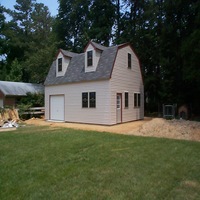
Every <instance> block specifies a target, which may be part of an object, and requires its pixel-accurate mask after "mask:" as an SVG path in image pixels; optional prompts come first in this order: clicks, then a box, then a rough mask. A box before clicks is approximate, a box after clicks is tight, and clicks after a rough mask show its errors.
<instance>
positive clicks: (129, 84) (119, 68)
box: [110, 46, 144, 123]
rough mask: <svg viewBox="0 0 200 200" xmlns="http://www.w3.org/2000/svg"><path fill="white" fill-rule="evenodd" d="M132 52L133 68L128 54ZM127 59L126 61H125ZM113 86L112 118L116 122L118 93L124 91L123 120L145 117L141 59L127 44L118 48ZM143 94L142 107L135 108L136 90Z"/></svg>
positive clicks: (111, 82) (111, 86)
mask: <svg viewBox="0 0 200 200" xmlns="http://www.w3.org/2000/svg"><path fill="white" fill-rule="evenodd" d="M130 52H131V69H129V68H128V67H127V66H128V59H127V55H128V53H130ZM124 61H125V62H124ZM110 88H111V94H112V97H111V111H112V113H111V115H112V116H111V118H112V123H116V108H115V107H116V103H115V102H116V94H117V93H122V122H128V121H133V120H138V119H143V118H144V104H143V93H144V91H143V80H142V76H141V71H140V66H139V61H138V58H137V57H136V55H135V54H134V52H133V51H132V49H131V48H130V47H129V46H127V47H124V48H121V49H119V50H118V53H117V57H116V61H115V65H114V68H113V72H112V77H111V80H110ZM126 91H128V98H129V101H128V108H125V92H126ZM135 91H139V93H140V94H141V106H140V109H134V92H135Z"/></svg>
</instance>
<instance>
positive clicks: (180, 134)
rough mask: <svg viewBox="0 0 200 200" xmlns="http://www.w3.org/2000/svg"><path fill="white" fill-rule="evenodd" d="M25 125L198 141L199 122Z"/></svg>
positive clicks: (34, 120) (33, 121)
mask: <svg viewBox="0 0 200 200" xmlns="http://www.w3.org/2000/svg"><path fill="white" fill-rule="evenodd" d="M25 123H26V124H35V125H47V126H50V127H52V128H55V127H66V128H73V129H79V130H92V131H100V132H112V133H118V134H126V135H138V136H150V137H163V138H173V139H182V140H193V141H200V122H195V121H186V120H165V119H162V118H153V119H151V118H145V119H144V120H140V121H135V122H129V123H124V124H118V125H114V126H102V125H90V124H77V123H64V122H50V121H45V120H44V119H38V118H32V119H29V120H27V121H25Z"/></svg>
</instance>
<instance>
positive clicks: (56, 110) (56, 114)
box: [50, 95, 65, 121]
mask: <svg viewBox="0 0 200 200" xmlns="http://www.w3.org/2000/svg"><path fill="white" fill-rule="evenodd" d="M50 119H51V120H55V121H64V119H65V117H64V95H56V96H50Z"/></svg>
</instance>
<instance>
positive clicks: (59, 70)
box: [58, 58, 62, 72]
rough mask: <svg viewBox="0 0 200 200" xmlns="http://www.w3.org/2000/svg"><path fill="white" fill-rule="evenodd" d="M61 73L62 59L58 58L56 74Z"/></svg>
mask: <svg viewBox="0 0 200 200" xmlns="http://www.w3.org/2000/svg"><path fill="white" fill-rule="evenodd" d="M61 71H62V58H58V72H61Z"/></svg>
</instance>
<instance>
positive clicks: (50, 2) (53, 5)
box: [0, 0, 58, 16]
mask: <svg viewBox="0 0 200 200" xmlns="http://www.w3.org/2000/svg"><path fill="white" fill-rule="evenodd" d="M36 2H37V3H43V4H44V5H45V6H47V7H48V8H49V10H50V12H51V15H52V16H55V15H57V13H58V2H57V0H36ZM0 4H1V5H2V6H4V7H6V8H10V9H13V6H14V5H15V4H16V0H0Z"/></svg>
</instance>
